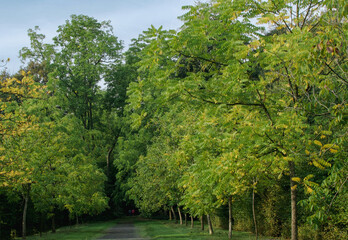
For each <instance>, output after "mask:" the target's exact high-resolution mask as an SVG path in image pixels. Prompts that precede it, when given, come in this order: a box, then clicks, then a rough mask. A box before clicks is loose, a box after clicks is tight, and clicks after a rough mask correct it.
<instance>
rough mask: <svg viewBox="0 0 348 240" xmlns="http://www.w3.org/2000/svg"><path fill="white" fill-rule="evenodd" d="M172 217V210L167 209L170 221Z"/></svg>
mask: <svg viewBox="0 0 348 240" xmlns="http://www.w3.org/2000/svg"><path fill="white" fill-rule="evenodd" d="M172 219H173V218H172V211H171V210H169V220H170V221H171V220H172Z"/></svg>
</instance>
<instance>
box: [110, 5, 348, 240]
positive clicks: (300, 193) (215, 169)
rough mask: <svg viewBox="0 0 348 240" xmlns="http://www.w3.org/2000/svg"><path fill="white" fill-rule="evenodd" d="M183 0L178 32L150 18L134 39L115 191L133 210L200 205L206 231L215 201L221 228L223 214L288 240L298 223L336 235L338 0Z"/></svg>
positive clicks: (304, 229) (339, 211)
mask: <svg viewBox="0 0 348 240" xmlns="http://www.w3.org/2000/svg"><path fill="white" fill-rule="evenodd" d="M186 9H187V10H188V12H187V13H186V14H185V15H183V16H182V17H181V19H182V20H183V22H184V25H183V26H182V28H181V29H180V31H179V32H174V31H166V30H163V29H162V28H159V29H155V28H153V27H152V28H151V29H149V30H148V31H146V32H144V35H143V36H142V37H141V38H140V39H139V41H141V42H142V43H144V44H145V46H144V47H143V48H142V50H141V52H140V54H139V56H140V59H139V62H138V63H137V64H136V65H137V66H138V67H139V69H138V80H137V81H136V82H131V84H130V86H129V88H128V92H127V93H128V97H129V98H128V100H127V101H128V103H129V104H128V105H127V106H126V111H127V112H128V115H129V119H130V120H129V121H130V122H131V127H132V128H133V129H136V130H137V133H138V134H137V135H134V134H131V136H129V137H128V138H126V139H125V140H123V142H122V143H121V144H120V145H119V147H120V149H119V151H118V152H117V153H118V156H117V158H116V166H117V167H118V168H120V167H122V172H120V173H122V175H121V174H118V175H117V176H118V177H119V178H120V181H122V177H123V176H124V174H123V170H124V171H127V169H128V171H127V172H128V173H130V174H131V175H130V177H129V175H127V178H126V179H127V181H125V188H126V189H128V190H127V192H126V194H127V195H128V196H129V197H130V198H131V199H133V200H134V201H135V203H136V205H137V206H138V207H139V208H140V209H141V211H142V212H147V213H153V212H156V211H159V210H160V209H163V208H164V209H168V210H171V211H172V212H173V213H174V210H173V209H176V208H177V209H178V210H177V211H178V214H179V215H180V219H181V218H182V217H181V212H182V211H183V210H184V211H185V212H186V213H189V214H191V215H192V216H195V217H202V216H205V215H206V216H207V222H208V225H209V232H210V233H213V229H212V224H211V220H210V219H211V216H213V215H217V214H218V212H219V210H221V209H224V208H225V209H226V207H227V209H228V210H227V209H226V210H225V212H226V214H225V215H224V214H222V215H223V216H225V218H226V219H229V224H228V226H229V232H230V234H229V235H230V238H231V236H232V225H233V221H234V226H235V228H237V229H241V228H243V229H244V230H246V229H247V230H253V231H255V232H256V233H258V232H261V233H262V234H270V235H275V236H283V237H290V236H291V239H294V240H295V239H298V238H299V237H298V232H299V231H298V226H300V227H301V228H300V231H301V232H300V234H301V237H302V238H305V237H308V239H313V238H314V237H315V235H316V236H317V237H324V238H325V239H329V238H330V237H331V238H332V239H343V238H345V237H346V235H344V234H345V233H344V232H345V230H344V229H346V227H347V218H346V216H345V215H346V213H347V208H346V206H345V205H346V203H347V202H346V200H345V198H346V197H347V187H346V181H347V162H346V159H347V151H346V149H347V108H346V107H347V102H346V101H347V83H348V79H347V33H348V32H347V20H346V17H347V4H346V3H344V2H342V1H226V0H215V1H210V2H208V3H198V4H196V5H195V6H190V7H187V8H186ZM256 22H257V23H258V24H267V26H268V31H267V32H266V33H264V32H263V29H262V28H261V27H260V25H258V24H257V23H256ZM269 29H271V30H269ZM144 144H145V145H146V146H147V148H146V150H145V151H141V152H140V151H139V150H138V149H142V148H141V146H143V145H144ZM134 146H138V147H137V151H136V152H135V151H134ZM130 153H131V154H130ZM132 162H134V163H135V164H134V165H131V167H129V163H132ZM123 166H124V167H123ZM134 168H135V173H134ZM245 201H246V202H245ZM243 202H244V203H243ZM182 208H183V210H182ZM174 214H175V213H174ZM258 226H260V227H259V228H260V229H258ZM311 227H313V229H316V231H317V232H314V231H313V230H312V232H311V231H309V230H310V229H311ZM290 229H291V231H290ZM258 230H260V231H258ZM334 231H336V232H335V233H333V232H334ZM330 234H331V235H330ZM335 234H336V235H335ZM340 234H341V235H340Z"/></svg>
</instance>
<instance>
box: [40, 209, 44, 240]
mask: <svg viewBox="0 0 348 240" xmlns="http://www.w3.org/2000/svg"><path fill="white" fill-rule="evenodd" d="M43 216H44V215H43V213H41V214H40V237H42V232H43V223H44V221H43Z"/></svg>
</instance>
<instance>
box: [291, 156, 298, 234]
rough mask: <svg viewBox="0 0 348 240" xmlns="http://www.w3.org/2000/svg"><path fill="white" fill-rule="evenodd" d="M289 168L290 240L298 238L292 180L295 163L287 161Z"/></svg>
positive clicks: (294, 190)
mask: <svg viewBox="0 0 348 240" xmlns="http://www.w3.org/2000/svg"><path fill="white" fill-rule="evenodd" d="M289 169H290V189H291V240H298V230H297V207H296V187H297V185H296V183H295V182H294V181H292V178H293V177H295V163H294V162H292V161H290V162H289Z"/></svg>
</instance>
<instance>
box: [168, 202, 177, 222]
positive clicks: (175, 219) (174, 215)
mask: <svg viewBox="0 0 348 240" xmlns="http://www.w3.org/2000/svg"><path fill="white" fill-rule="evenodd" d="M170 208H171V209H172V213H173V217H174V221H175V223H178V219H177V218H176V214H175V211H174V208H173V206H171V207H170Z"/></svg>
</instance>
